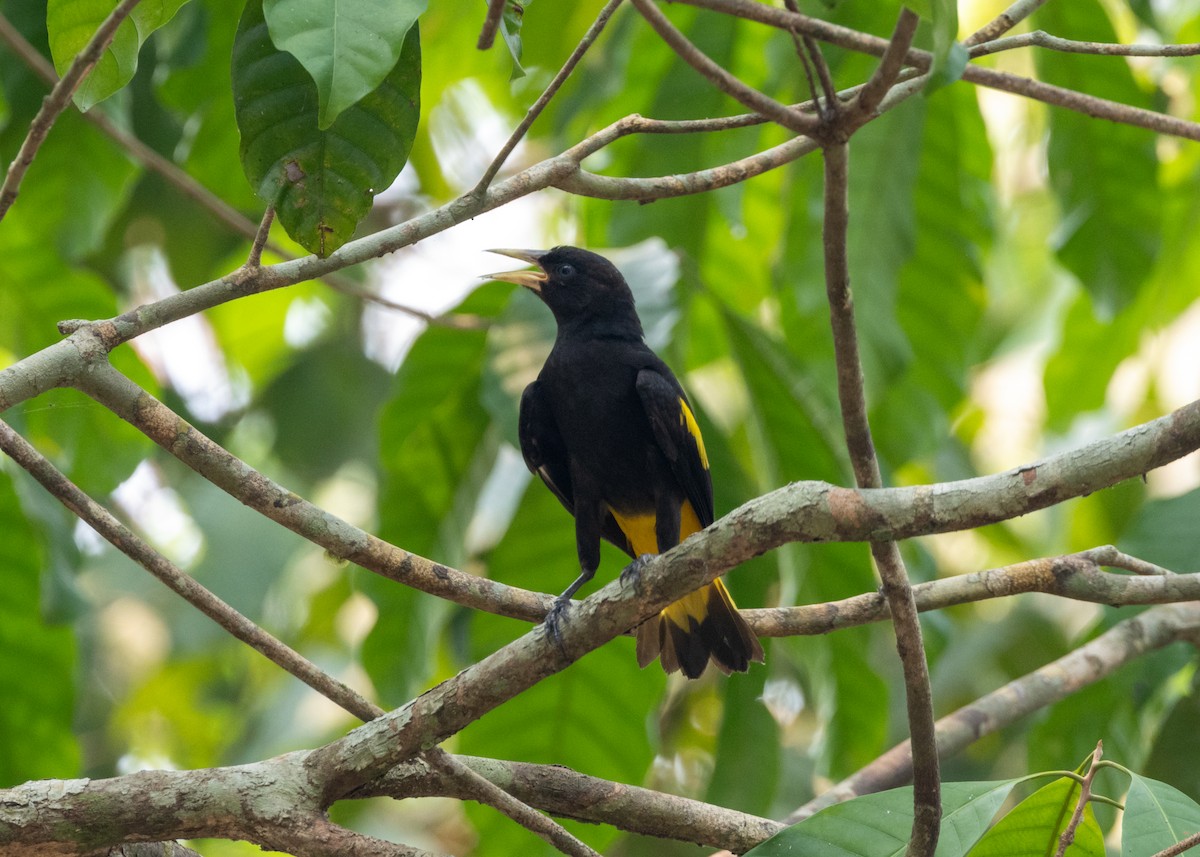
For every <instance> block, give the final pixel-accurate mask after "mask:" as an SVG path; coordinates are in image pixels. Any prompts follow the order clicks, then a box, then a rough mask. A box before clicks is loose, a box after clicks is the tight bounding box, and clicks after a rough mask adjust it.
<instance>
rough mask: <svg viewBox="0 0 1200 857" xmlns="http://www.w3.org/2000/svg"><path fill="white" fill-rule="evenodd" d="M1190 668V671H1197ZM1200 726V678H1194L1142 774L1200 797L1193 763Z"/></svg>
mask: <svg viewBox="0 0 1200 857" xmlns="http://www.w3.org/2000/svg"><path fill="white" fill-rule="evenodd" d="M1193 668H1194V667H1193V665H1192V664H1189V665H1188V667H1187V669H1193ZM1197 723H1200V676H1196V675H1194V674H1193V676H1192V681H1191V688H1190V691H1189V693H1188V694H1187V695H1186V696H1184V697H1182V698H1180V699H1179V700H1178V701H1177V702H1176V703H1175V704H1174V705H1173V706H1172V707H1171V710H1170V713H1168V714H1167V716H1166V718H1165V719H1164V720H1163V722H1162V725H1161V726H1160V728H1159V730H1158V734H1157V735H1155V736H1154V746H1153V747H1151V748H1150V754H1149V758H1147V759H1146V762H1145V764H1144V765H1142V771H1143V772H1144V773H1146V774H1151V775H1153V776H1154V777H1155V778H1156V779H1160V780H1165V781H1167V782H1170V783H1174V784H1175V786H1176V787H1178V788H1180V789H1182V790H1183V791H1184V792H1185V793H1186V794H1190V795H1200V770H1197V769H1196V765H1195V764H1194V763H1193V757H1194V755H1195V748H1196V724H1197Z"/></svg>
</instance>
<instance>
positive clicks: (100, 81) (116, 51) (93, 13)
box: [46, 0, 187, 110]
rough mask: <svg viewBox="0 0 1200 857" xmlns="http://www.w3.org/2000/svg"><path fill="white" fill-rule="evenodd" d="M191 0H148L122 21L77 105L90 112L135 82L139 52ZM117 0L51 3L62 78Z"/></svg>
mask: <svg viewBox="0 0 1200 857" xmlns="http://www.w3.org/2000/svg"><path fill="white" fill-rule="evenodd" d="M186 2H187V0H143V2H141V3H139V4H138V5H136V6H134V7H133V11H131V12H130V13H129V17H128V18H126V19H125V20H124V21H122V22H121V25H120V26H119V27H117V31H116V33H115V34H114V36H113V40H112V43H111V44H110V45H109V46H108V48H107V49H106V50H105V51H104V53H103V54H102V55H101V56H100V61H99V62H98V63H96V65H95V67H94V68H93V69H92V70H91V71H90V72H89V73H88V75H87V77H86V78H84V81H83V83H82V84H81V85H80V86H79V88H78V89H76V90H75V95H74V99H75V104H76V105H77V106H78V107H79V109H80V110H87V109H88V108H90V107H91V106H92V105H93V104H96V103H97V102H99V101H103V100H104V99H105V98H108V97H109V96H110V95H112V94H113V93H114V92H116V91H117V90H118V89H120V88H121V87H123V86H125V84H127V83H129V81H130V80H132V79H133V73H134V72H135V71H137V63H138V51H139V50H141V47H142V43H143V42H145V41H146V39H148V38H149V37H150V34H151V33H153V32H154V31H155V30H157V29H158V28H159V27H161V26H162V25H163V24H165V23H167V22H168V21H170V20H171V18H172V17H174V15H175V13H176V12H178V11H179V8H180V7H181V6H183V5H184V3H186ZM113 5H114V4H113V2H112V0H49V2H48V3H47V5H46V29H47V30H48V32H49V36H50V54H51V56H52V57H53V58H54V68H55V70H56V71H57V72H58V73H59V75H60V76H61V75H63V74H66V71H67V69H68V68H70V66H71V63H72V62H73V61H74V59H75V56H76V55H77V54H79V52H80V51H82V50H83V49H84V47H85V46H86V45H87V43H88V42H89V41H91V39H92V36H94V35H95V33H96V30H97V29H99V27H100V25H101V24H102V23H104V20H105V19H106V18H107V17H108V16H109V15H110V14H111V13H112V11H113Z"/></svg>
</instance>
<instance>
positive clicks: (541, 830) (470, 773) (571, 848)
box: [425, 747, 600, 857]
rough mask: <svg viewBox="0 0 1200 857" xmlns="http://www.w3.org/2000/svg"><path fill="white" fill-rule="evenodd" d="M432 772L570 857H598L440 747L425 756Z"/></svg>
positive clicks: (562, 830) (563, 830)
mask: <svg viewBox="0 0 1200 857" xmlns="http://www.w3.org/2000/svg"><path fill="white" fill-rule="evenodd" d="M425 758H426V759H428V760H429V763H430V764H431V765H432V766H433V768H434V770H436V771H438V772H439V773H441V774H442V775H443V776H444V777H446V778H447V779H448V780H450V781H452V782H454V783H456V784H457V786H458V788H459V789H460V790H461V791H462V795H461V799H462V800H473V801H476V802H478V803H482V804H487V805H488V806H491V807H494V808H495V809H497V810H499V811H500V812H502V813H504V814H505V815H507V816H508V817H509V818H511V819H512V820H513V821H515V822H516V823H517V824H519V825H521V826H522V827H524V828H525V829H527V830H529V831H532V832H533V833H535V834H536V835H538V836H540V837H541V838H542V839H544V840H546V841H547V842H549V843H550V844H551V845H553V846H554V847H555V848H556V849H558V850H559V851H561V852H562V853H563V854H569V855H571V857H600V855H599V854H598V853H597V852H596V851H594V850H593V849H591V848H589V847H588V846H587V845H584V844H583V843H582V842H580V841H579V840H578V839H577V838H575V837H574V836H572V835H571V834H570V833H568V832H567V831H566V829H564V828H563V826H562V825H561V824H558V823H557V822H555V821H553V820H551V819H550V818H548V817H546V816H544V815H542V814H541V813H540V812H538V811H536V810H534V809H533V808H531V807H530V806H528V805H527V804H525V803H522V802H521V801H520V800H518V799H517V798H516V797H514V796H513V795H511V794H509V793H508V792H507V791H505V790H504V789H502V788H500V787H499V786H498V785H496V784H495V783H493V782H492V781H491V780H489V779H487V778H486V777H484V776H482V775H481V774H479V773H477V772H476V771H475V770H474V769H473V768H471V767H469V766H468V765H466V764H464V763H463V762H461V761H460V760H459V759H457V758H455V757H454V756H451V755H450V754H449V753H446V752H445V751H444V750H442V749H441V748H439V747H435V748H433V750H431V751H430V752H428V753H426V754H425Z"/></svg>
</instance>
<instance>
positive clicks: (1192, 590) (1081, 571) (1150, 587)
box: [741, 546, 1200, 637]
mask: <svg viewBox="0 0 1200 857" xmlns="http://www.w3.org/2000/svg"><path fill="white" fill-rule="evenodd" d="M1101 565H1107V566H1110V567H1113V568H1124V569H1128V570H1134V569H1137V568H1141V567H1143V566H1146V565H1149V563H1144V562H1143V561H1142V560H1139V559H1137V558H1135V557H1130V556H1127V555H1125V554H1122V553H1121V552H1120V551H1118V550H1117V549H1116V548H1114V547H1112V546H1106V547H1100V548H1093V549H1092V550H1088V551H1083V552H1081V553H1076V554H1068V555H1066V556H1057V557H1047V558H1042V559H1033V560H1028V561H1026V562H1020V563H1016V564H1015V565H1010V566H1005V567H1003V568H992V569H988V570H986V571H977V572H975V573H973V574H963V575H959V576H957V577H949V578H945V579H944V580H933V581H929V582H928V583H918V584H916V585H914V586H913V588H912V589H913V598H914V600H915V601H916V605H917V610H918V611H920V612H922V613H925V612H927V611H930V610H941V609H944V608H946V607H953V606H955V605H958V604H969V603H971V602H975V601H984V600H987V599H989V598H1009V597H1011V596H1013V595H1020V594H1022V593H1027V592H1041V593H1044V594H1046V595H1057V596H1059V597H1061V598H1071V599H1074V600H1076V601H1088V602H1091V603H1094V604H1107V605H1122V606H1129V605H1134V604H1175V603H1179V602H1183V601H1196V600H1200V574H1170V573H1166V570H1165V569H1163V572H1164V573H1162V574H1156V575H1154V576H1148V577H1130V576H1128V575H1123V574H1112V573H1110V572H1106V571H1102V570H1101V569H1100V566H1101ZM741 612H742V615H743V616H745V617H746V620H747V621H748V622H749V623H750V627H752V628H753V629H754V632H755V633H756V634H757V635H758V636H760V637H793V636H800V635H804V636H812V635H816V634H828V633H829V632H831V631H837V630H840V629H842V628H850V627H854V626H857V625H866V624H869V623H871V622H878V621H881V620H883V619H887V618H888V617H889V616H890V615H891V613H890V610H889V608H888V602H887V599H886V598H884V597H883V595H882V594H880V593H878V592H868V593H864V594H862V595H855V596H852V597H850V598H843V599H842V600H840V601H829V602H826V603H824V604H805V605H801V606H798V607H767V608H759V609H754V608H747V609H744V610H742V611H741Z"/></svg>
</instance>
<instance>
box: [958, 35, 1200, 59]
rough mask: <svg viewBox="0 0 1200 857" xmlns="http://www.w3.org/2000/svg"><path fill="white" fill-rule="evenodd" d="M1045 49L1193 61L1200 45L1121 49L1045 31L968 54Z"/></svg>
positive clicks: (991, 43)
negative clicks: (1066, 37)
mask: <svg viewBox="0 0 1200 857" xmlns="http://www.w3.org/2000/svg"><path fill="white" fill-rule="evenodd" d="M1029 47H1034V48H1047V49H1048V50H1052V51H1062V52H1063V53H1068V54H1094V55H1096V56H1105V57H1194V56H1197V55H1200V43H1196V42H1191V43H1188V44H1182V45H1122V44H1118V43H1114V42H1079V41H1075V40H1074V39H1063V38H1060V37H1058V36H1052V35H1050V34H1049V33H1047V32H1045V31H1044V30H1033V31H1031V32H1028V33H1021V34H1020V35H1016V36H1007V37H1006V38H1003V39H993V40H991V41H987V42H983V43H981V44H978V45H975V46H974V47H972V48H971V49H970V51H969V54H970V57H971V59H975V57H982V56H987V55H988V54H995V53H999V52H1000V51H1011V50H1013V49H1014V48H1029Z"/></svg>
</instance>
